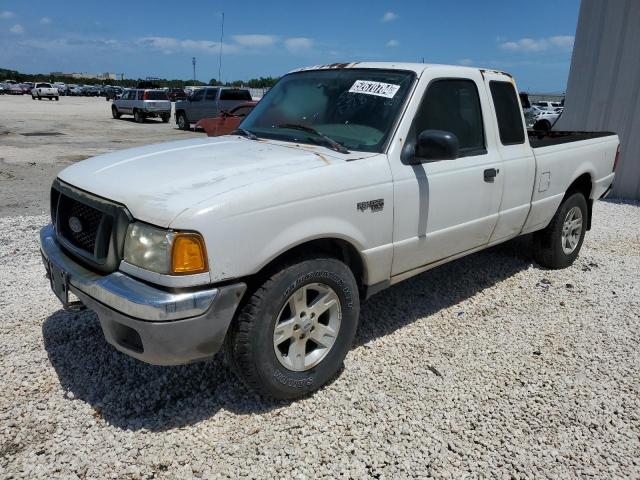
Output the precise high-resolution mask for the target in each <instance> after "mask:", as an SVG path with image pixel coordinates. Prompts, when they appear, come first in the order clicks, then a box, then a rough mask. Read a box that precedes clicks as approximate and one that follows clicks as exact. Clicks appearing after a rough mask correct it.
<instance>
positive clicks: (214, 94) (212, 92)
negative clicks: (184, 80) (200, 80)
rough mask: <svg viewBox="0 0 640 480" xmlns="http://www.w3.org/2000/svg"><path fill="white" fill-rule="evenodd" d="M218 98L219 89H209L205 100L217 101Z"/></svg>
mask: <svg viewBox="0 0 640 480" xmlns="http://www.w3.org/2000/svg"><path fill="white" fill-rule="evenodd" d="M216 98H218V89H217V88H207V94H206V95H205V97H204V99H205V100H209V101H211V100H216Z"/></svg>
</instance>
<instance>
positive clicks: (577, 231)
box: [533, 192, 589, 269]
mask: <svg viewBox="0 0 640 480" xmlns="http://www.w3.org/2000/svg"><path fill="white" fill-rule="evenodd" d="M588 215H589V213H588V209H587V200H586V199H585V197H584V195H583V194H582V193H579V192H576V193H574V194H572V195H570V196H569V197H567V198H566V199H565V200H564V201H563V202H562V203H561V204H560V206H559V207H558V210H557V211H556V213H555V215H554V216H553V218H552V219H551V223H549V225H548V226H547V227H546V228H545V229H544V230H540V231H539V232H536V233H535V234H534V236H533V245H534V257H535V259H536V261H537V262H538V263H539V264H540V265H542V266H543V267H546V268H552V269H559V268H566V267H568V266H570V265H571V264H572V263H573V262H574V261H575V259H576V257H577V256H578V253H579V252H580V248H582V242H583V241H584V237H585V233H586V231H587V222H588Z"/></svg>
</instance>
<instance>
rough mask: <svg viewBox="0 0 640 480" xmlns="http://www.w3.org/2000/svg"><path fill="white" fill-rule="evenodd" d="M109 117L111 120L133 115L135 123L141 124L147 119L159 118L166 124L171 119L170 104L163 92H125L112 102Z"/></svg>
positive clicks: (132, 90) (133, 90) (135, 90)
mask: <svg viewBox="0 0 640 480" xmlns="http://www.w3.org/2000/svg"><path fill="white" fill-rule="evenodd" d="M111 115H113V118H120V116H121V115H133V118H134V120H135V121H136V122H137V123H143V122H144V121H145V119H146V118H149V117H160V118H161V119H162V121H163V122H164V123H167V122H168V121H169V119H170V118H171V102H170V101H169V99H168V98H167V93H166V92H165V91H164V90H141V89H131V90H126V91H125V92H124V93H123V94H122V96H121V97H120V98H117V99H115V100H114V101H113V104H112V105H111Z"/></svg>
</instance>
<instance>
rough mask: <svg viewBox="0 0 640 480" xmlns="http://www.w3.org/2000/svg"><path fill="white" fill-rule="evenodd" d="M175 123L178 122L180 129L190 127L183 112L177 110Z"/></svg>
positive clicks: (188, 128)
mask: <svg viewBox="0 0 640 480" xmlns="http://www.w3.org/2000/svg"><path fill="white" fill-rule="evenodd" d="M176 123H177V124H178V128H179V129H180V130H190V129H191V125H190V124H189V121H188V120H187V116H186V115H185V113H184V112H178V115H177V116H176Z"/></svg>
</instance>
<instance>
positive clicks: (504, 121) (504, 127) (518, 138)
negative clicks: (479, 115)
mask: <svg viewBox="0 0 640 480" xmlns="http://www.w3.org/2000/svg"><path fill="white" fill-rule="evenodd" d="M489 88H490V90H491V97H492V98H493V106H494V108H495V110H496V116H497V119H498V131H499V132H500V142H501V143H502V144H503V145H516V144H519V143H524V127H523V125H522V115H521V114H520V103H519V102H518V97H517V95H516V90H515V88H514V87H513V84H512V83H511V82H499V81H495V80H493V81H491V82H489Z"/></svg>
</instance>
